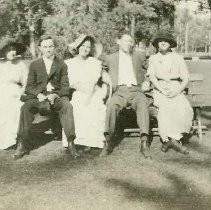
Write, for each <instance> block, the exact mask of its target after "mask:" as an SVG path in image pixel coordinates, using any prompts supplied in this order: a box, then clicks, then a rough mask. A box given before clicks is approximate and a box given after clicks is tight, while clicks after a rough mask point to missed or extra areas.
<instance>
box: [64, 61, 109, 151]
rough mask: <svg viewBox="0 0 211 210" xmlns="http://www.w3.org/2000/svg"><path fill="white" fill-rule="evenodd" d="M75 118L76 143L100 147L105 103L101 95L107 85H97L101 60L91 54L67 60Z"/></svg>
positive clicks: (102, 137) (104, 93)
mask: <svg viewBox="0 0 211 210" xmlns="http://www.w3.org/2000/svg"><path fill="white" fill-rule="evenodd" d="M66 64H67V66H68V77H69V82H70V86H71V87H72V88H74V89H76V91H75V92H74V93H73V97H72V101H71V103H72V105H73V114H74V120H75V131H76V140H75V144H78V145H84V146H89V147H98V148H103V145H104V143H103V142H104V140H105V137H104V128H105V113H106V106H105V105H104V103H103V98H104V97H105V95H106V91H107V89H106V87H105V86H103V87H102V88H99V87H98V86H96V83H97V81H98V79H99V78H100V76H101V62H100V61H99V60H97V59H96V58H93V57H88V58H87V59H86V60H82V59H80V58H79V57H75V58H72V59H68V60H66Z"/></svg>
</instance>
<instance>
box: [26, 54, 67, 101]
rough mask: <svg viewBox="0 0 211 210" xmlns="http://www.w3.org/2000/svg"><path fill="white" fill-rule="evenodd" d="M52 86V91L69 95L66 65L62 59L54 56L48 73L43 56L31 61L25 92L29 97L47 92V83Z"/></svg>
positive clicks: (61, 94) (60, 94)
mask: <svg viewBox="0 0 211 210" xmlns="http://www.w3.org/2000/svg"><path fill="white" fill-rule="evenodd" d="M48 82H50V83H51V85H52V86H53V88H54V89H53V90H52V93H56V94H58V95H59V96H60V97H61V96H69V91H70V88H69V80H68V75H67V65H66V64H65V63H64V61H63V60H60V59H59V58H57V57H55V58H54V61H53V63H52V66H51V70H50V74H49V75H48V74H47V72H46V68H45V63H44V61H43V58H39V59H37V60H35V61H33V62H32V63H31V64H30V66H29V74H28V80H27V84H26V89H25V93H26V94H27V95H28V96H30V97H29V98H36V97H37V95H38V94H39V93H43V94H45V95H46V94H47V84H48Z"/></svg>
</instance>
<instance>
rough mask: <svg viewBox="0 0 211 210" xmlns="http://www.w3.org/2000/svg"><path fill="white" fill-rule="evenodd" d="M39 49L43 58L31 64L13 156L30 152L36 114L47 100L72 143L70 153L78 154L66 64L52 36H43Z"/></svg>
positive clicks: (17, 156)
mask: <svg viewBox="0 0 211 210" xmlns="http://www.w3.org/2000/svg"><path fill="white" fill-rule="evenodd" d="M39 49H40V51H41V53H42V57H41V58H39V59H37V60H35V61H33V62H32V63H31V65H30V67H29V74H28V80H27V85H26V89H25V94H26V102H25V103H24V105H23V106H22V108H21V115H20V122H19V130H18V147H17V150H16V153H15V154H14V158H15V159H18V158H21V157H23V156H24V155H25V154H26V153H27V152H28V151H27V149H26V145H27V142H28V140H29V139H30V131H31V127H32V122H33V120H34V114H35V113H38V111H39V108H40V106H41V105H43V104H44V105H45V104H47V105H48V103H49V105H50V107H51V110H52V111H56V112H58V115H59V118H60V122H61V125H62V127H63V129H64V133H65V135H66V137H67V140H68V143H69V147H68V148H69V150H70V152H71V154H72V155H73V156H74V157H76V156H77V153H76V150H75V146H74V139H75V127H74V118H73V108H72V105H71V104H70V102H69V98H68V96H69V80H68V76H67V66H66V64H65V63H64V61H63V60H60V59H59V58H57V57H56V56H55V43H54V40H53V38H52V37H51V36H42V37H41V39H40V42H39Z"/></svg>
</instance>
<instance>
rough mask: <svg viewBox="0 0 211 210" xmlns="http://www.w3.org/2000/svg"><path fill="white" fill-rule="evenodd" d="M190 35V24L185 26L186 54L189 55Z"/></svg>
mask: <svg viewBox="0 0 211 210" xmlns="http://www.w3.org/2000/svg"><path fill="white" fill-rule="evenodd" d="M188 34H189V23H188V22H187V23H186V24H185V54H187V53H188V42H189V40H188Z"/></svg>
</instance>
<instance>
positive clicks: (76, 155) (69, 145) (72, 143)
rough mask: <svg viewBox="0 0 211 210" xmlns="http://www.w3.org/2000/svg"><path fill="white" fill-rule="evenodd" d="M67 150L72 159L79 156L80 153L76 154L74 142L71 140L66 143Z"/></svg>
mask: <svg viewBox="0 0 211 210" xmlns="http://www.w3.org/2000/svg"><path fill="white" fill-rule="evenodd" d="M68 151H69V152H70V154H71V155H72V157H73V158H74V159H77V158H79V157H80V155H79V154H78V152H77V150H76V148H75V144H74V142H73V141H71V142H69V143H68Z"/></svg>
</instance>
